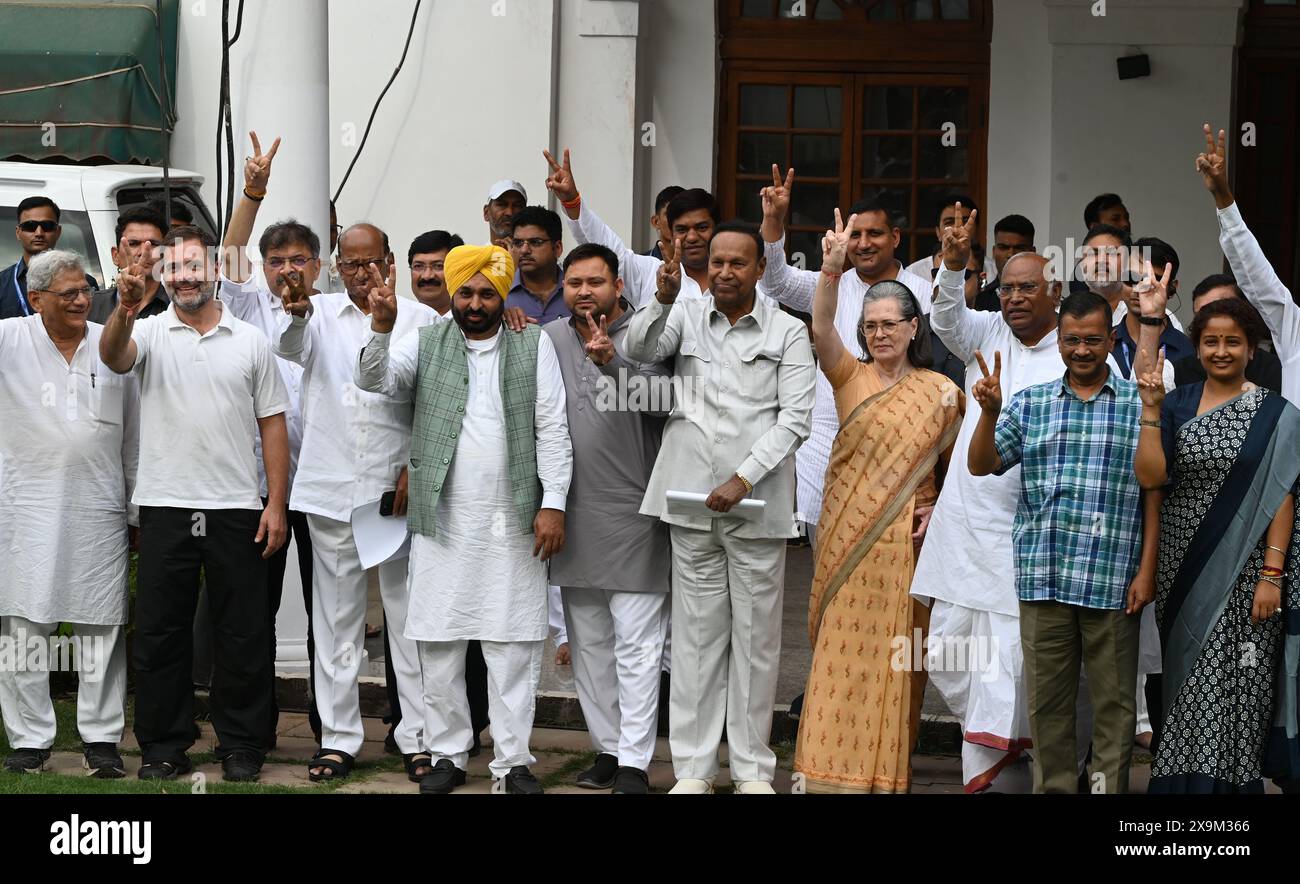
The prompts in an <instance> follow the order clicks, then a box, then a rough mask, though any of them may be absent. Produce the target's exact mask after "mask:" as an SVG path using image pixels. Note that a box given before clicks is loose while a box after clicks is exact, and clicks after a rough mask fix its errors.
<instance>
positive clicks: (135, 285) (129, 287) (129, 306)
mask: <svg viewBox="0 0 1300 884" xmlns="http://www.w3.org/2000/svg"><path fill="white" fill-rule="evenodd" d="M148 276H149V272H148V271H147V270H145V269H144V265H143V264H141V263H140V259H139V258H132V259H131V263H130V264H129V265H127V266H126V267H125V268H123V269H122V270H121V271H120V272H119V273H118V274H117V298H118V300H119V301H120V302H121V304H122V307H123V308H125V310H126V314H127V316H138V315H139V314H140V311H141V310H143V309H144V306H145V304H146V303H147V302H146V301H145V300H144V290H145V287H146V280H147V279H148Z"/></svg>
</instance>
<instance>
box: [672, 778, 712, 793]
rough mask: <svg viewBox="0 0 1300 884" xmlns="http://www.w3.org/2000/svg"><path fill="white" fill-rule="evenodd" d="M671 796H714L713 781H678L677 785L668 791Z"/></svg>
mask: <svg viewBox="0 0 1300 884" xmlns="http://www.w3.org/2000/svg"><path fill="white" fill-rule="evenodd" d="M668 794H669V795H712V794H713V781H712V780H678V781H677V785H675V786H673V787H672V788H671V789H669V790H668Z"/></svg>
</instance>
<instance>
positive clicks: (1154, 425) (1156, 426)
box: [1138, 418, 1164, 430]
mask: <svg viewBox="0 0 1300 884" xmlns="http://www.w3.org/2000/svg"><path fill="white" fill-rule="evenodd" d="M1138 423H1139V424H1140V425H1142V426H1144V427H1150V428H1151V429H1153V430H1161V429H1164V425H1163V424H1161V423H1160V421H1149V420H1147V419H1146V418H1143V419H1142V420H1140V421H1138Z"/></svg>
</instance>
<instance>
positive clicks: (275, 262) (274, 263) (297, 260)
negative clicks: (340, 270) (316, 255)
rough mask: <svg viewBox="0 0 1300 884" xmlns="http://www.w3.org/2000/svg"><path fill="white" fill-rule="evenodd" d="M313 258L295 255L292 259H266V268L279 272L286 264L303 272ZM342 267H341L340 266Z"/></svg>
mask: <svg viewBox="0 0 1300 884" xmlns="http://www.w3.org/2000/svg"><path fill="white" fill-rule="evenodd" d="M310 261H311V258H304V257H303V256H302V255H294V256H293V257H291V258H281V257H279V256H277V257H274V258H267V259H266V266H267V267H270V268H271V269H272V270H279V269H280V268H281V267H283V266H284V265H285V264H292V265H293V268H294V269H295V270H301V269H302V268H304V267H306V266H307V264H308V263H309V262H310ZM340 266H341V265H340Z"/></svg>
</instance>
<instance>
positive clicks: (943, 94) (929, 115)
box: [917, 86, 970, 129]
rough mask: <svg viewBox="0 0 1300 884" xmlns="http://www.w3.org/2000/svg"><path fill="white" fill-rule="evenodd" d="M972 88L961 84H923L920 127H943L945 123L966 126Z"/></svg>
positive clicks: (960, 127)
mask: <svg viewBox="0 0 1300 884" xmlns="http://www.w3.org/2000/svg"><path fill="white" fill-rule="evenodd" d="M969 104H970V90H968V89H966V88H965V87H961V86H922V87H921V125H920V126H918V127H917V128H918V129H942V128H943V126H944V124H945V123H956V124H957V128H958V129H965V128H966V109H967V106H968V105H969Z"/></svg>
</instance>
